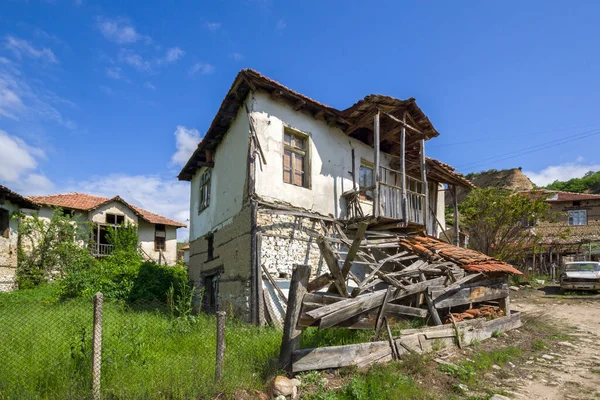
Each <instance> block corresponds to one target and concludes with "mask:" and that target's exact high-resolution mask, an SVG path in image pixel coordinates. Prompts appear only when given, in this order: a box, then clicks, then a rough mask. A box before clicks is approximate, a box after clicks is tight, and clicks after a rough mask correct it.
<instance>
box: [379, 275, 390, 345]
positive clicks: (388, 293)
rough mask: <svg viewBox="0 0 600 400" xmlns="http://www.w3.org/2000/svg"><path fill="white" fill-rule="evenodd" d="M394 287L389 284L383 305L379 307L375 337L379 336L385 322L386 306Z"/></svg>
mask: <svg viewBox="0 0 600 400" xmlns="http://www.w3.org/2000/svg"><path fill="white" fill-rule="evenodd" d="M392 291H393V289H392V287H391V286H388V288H387V291H386V292H385V296H383V302H382V303H381V307H380V308H379V313H378V315H377V322H376V323H375V337H376V338H379V333H380V332H381V327H382V323H383V317H384V315H385V307H386V306H387V303H388V300H389V299H390V296H391V294H392Z"/></svg>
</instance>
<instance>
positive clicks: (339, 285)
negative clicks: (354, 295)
mask: <svg viewBox="0 0 600 400" xmlns="http://www.w3.org/2000/svg"><path fill="white" fill-rule="evenodd" d="M317 245H318V246H319V250H321V255H322V256H323V259H324V260H325V263H326V264H327V267H328V268H329V272H331V275H332V276H333V279H334V280H333V283H334V285H335V288H336V289H337V291H338V293H339V294H340V295H342V296H344V297H348V289H346V280H345V279H344V276H343V275H342V270H341V269H340V266H339V265H338V259H337V257H336V256H335V253H334V252H333V248H332V247H331V244H329V242H328V241H327V240H325V238H323V237H320V238H318V239H317Z"/></svg>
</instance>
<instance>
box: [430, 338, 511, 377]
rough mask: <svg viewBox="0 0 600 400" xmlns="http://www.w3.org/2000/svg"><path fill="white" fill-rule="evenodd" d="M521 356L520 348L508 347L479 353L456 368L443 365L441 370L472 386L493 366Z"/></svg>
mask: <svg viewBox="0 0 600 400" xmlns="http://www.w3.org/2000/svg"><path fill="white" fill-rule="evenodd" d="M521 354H522V350H521V349H520V348H518V347H513V346H508V347H504V348H500V349H495V350H491V351H479V352H477V353H475V354H473V355H472V356H471V360H465V361H462V362H460V363H458V364H456V366H453V365H445V364H442V365H440V366H439V368H440V370H442V371H444V372H447V373H449V374H450V375H452V376H454V377H456V378H458V380H459V381H461V382H462V383H466V384H470V385H472V384H474V383H476V381H477V379H478V378H479V377H480V376H481V375H482V374H481V372H484V371H487V370H489V369H490V368H491V367H492V365H494V364H496V365H499V366H502V365H504V364H505V363H507V362H508V361H510V360H512V359H515V358H517V357H519V356H521Z"/></svg>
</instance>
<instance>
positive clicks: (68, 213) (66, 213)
mask: <svg viewBox="0 0 600 400" xmlns="http://www.w3.org/2000/svg"><path fill="white" fill-rule="evenodd" d="M62 214H63V215H64V216H65V217H71V218H72V217H74V216H75V210H72V209H70V208H63V209H62Z"/></svg>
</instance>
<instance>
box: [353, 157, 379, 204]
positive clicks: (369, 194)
mask: <svg viewBox="0 0 600 400" xmlns="http://www.w3.org/2000/svg"><path fill="white" fill-rule="evenodd" d="M363 167H364V168H365V169H370V170H371V185H370V186H375V165H373V163H372V162H370V161H368V160H365V159H364V158H361V159H360V164H359V165H358V179H357V181H358V188H359V189H364V188H365V186H364V185H362V183H361V174H360V170H361V169H362V168H363ZM366 187H369V186H366ZM359 198H360V199H361V200H365V201H371V200H373V190H369V191H366V192H360V194H359Z"/></svg>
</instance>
